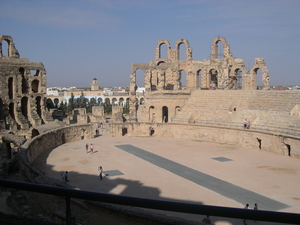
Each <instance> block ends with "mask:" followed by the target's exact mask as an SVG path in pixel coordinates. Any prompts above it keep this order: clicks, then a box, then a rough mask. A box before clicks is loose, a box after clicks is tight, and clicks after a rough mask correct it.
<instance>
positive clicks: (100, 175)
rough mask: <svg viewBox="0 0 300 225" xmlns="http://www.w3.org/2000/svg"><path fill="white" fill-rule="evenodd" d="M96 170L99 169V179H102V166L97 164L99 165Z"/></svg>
mask: <svg viewBox="0 0 300 225" xmlns="http://www.w3.org/2000/svg"><path fill="white" fill-rule="evenodd" d="M98 171H100V173H99V177H100V180H102V173H103V168H102V166H99V167H98Z"/></svg>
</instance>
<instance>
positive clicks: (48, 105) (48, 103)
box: [46, 98, 54, 109]
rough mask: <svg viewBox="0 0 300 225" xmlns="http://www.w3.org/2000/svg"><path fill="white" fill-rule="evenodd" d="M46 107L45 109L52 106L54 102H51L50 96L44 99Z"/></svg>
mask: <svg viewBox="0 0 300 225" xmlns="http://www.w3.org/2000/svg"><path fill="white" fill-rule="evenodd" d="M46 107H47V109H51V108H53V107H54V104H53V101H52V99H51V98H48V99H47V101H46Z"/></svg>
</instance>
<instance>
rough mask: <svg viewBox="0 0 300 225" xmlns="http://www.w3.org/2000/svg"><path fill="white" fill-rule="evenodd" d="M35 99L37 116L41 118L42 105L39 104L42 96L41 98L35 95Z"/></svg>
mask: <svg viewBox="0 0 300 225" xmlns="http://www.w3.org/2000/svg"><path fill="white" fill-rule="evenodd" d="M35 101H36V112H37V114H38V115H39V117H40V118H42V106H41V102H42V98H41V96H37V97H36V98H35Z"/></svg>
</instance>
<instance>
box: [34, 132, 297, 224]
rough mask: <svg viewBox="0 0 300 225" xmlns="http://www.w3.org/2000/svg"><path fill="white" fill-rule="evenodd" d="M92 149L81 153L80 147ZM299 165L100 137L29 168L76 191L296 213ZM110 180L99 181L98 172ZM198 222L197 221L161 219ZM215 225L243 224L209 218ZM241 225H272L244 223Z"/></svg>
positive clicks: (217, 148)
mask: <svg viewBox="0 0 300 225" xmlns="http://www.w3.org/2000/svg"><path fill="white" fill-rule="evenodd" d="M86 143H87V144H89V145H90V144H93V145H94V153H91V152H89V153H86V150H85V144H86ZM299 163H300V160H299V159H294V158H290V157H288V156H283V155H277V154H274V153H269V152H263V151H260V150H255V149H249V148H241V147H237V146H232V145H228V144H224V143H210V142H201V141H196V140H184V139H173V138H154V137H110V136H106V135H105V136H99V137H97V138H95V139H86V140H82V141H78V142H72V143H66V144H64V145H61V146H59V147H58V148H56V149H54V150H51V151H47V152H44V153H43V154H42V155H40V156H39V157H38V158H37V160H36V161H35V162H34V166H36V167H38V168H39V169H40V170H42V171H44V172H45V173H46V175H47V176H49V177H54V178H57V179H61V177H60V174H61V173H62V171H66V170H67V171H69V176H68V177H69V180H70V184H71V185H73V186H76V187H78V188H80V189H82V190H88V191H94V192H101V193H110V194H118V195H124V196H133V197H141V198H150V199H158V200H168V201H182V202H188V203H199V204H205V205H215V206H226V207H236V208H243V207H244V205H245V204H246V203H249V204H250V208H253V206H254V203H256V202H257V203H258V206H259V209H260V210H275V211H282V212H293V213H299V212H300V192H299V191H298V187H299V184H300V181H299V174H300V166H299ZM100 165H101V166H102V167H103V169H104V174H109V175H108V176H107V177H105V178H103V180H102V181H101V180H100V178H99V172H98V167H99V166H100ZM161 213H163V214H167V215H170V216H177V217H182V218H185V219H189V220H193V221H201V220H202V218H203V217H204V216H203V215H186V214H180V213H171V212H161ZM211 219H212V221H213V222H214V224H216V225H219V224H243V223H242V221H241V220H236V219H229V218H214V217H212V218H211ZM247 224H274V223H266V222H258V221H257V222H256V223H255V222H254V221H248V223H247Z"/></svg>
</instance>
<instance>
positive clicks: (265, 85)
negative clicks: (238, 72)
mask: <svg viewBox="0 0 300 225" xmlns="http://www.w3.org/2000/svg"><path fill="white" fill-rule="evenodd" d="M259 69H261V71H262V89H263V90H269V89H270V75H269V71H268V68H267V66H266V63H265V60H264V59H263V58H256V59H255V61H254V65H253V66H252V68H251V70H250V76H251V81H252V85H251V86H252V89H253V90H255V89H256V86H257V71H258V70H259Z"/></svg>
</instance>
